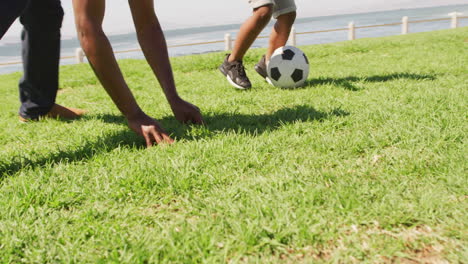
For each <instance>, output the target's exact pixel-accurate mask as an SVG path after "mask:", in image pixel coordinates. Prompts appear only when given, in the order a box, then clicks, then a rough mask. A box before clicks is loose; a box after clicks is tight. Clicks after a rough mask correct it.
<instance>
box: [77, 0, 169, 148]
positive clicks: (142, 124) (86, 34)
mask: <svg viewBox="0 0 468 264" xmlns="http://www.w3.org/2000/svg"><path fill="white" fill-rule="evenodd" d="M73 9H74V12H75V23H76V28H77V32H78V38H79V39H80V43H81V47H82V48H83V50H84V52H85V53H86V56H87V58H88V60H89V62H90V64H91V67H92V69H93V70H94V72H95V74H96V76H97V77H98V79H99V81H100V82H101V84H102V86H103V87H104V89H105V90H106V91H107V93H108V94H109V96H110V97H111V98H112V100H113V101H114V103H115V105H116V106H117V108H118V109H119V110H120V112H122V114H123V115H124V116H125V117H126V118H127V120H128V124H129V126H130V128H131V129H132V130H133V131H135V132H136V133H137V134H139V135H141V136H143V137H144V138H145V140H146V144H147V146H148V147H150V146H151V145H152V144H153V142H156V143H160V142H162V141H166V142H169V143H171V142H173V140H172V139H171V138H170V137H169V136H168V135H167V134H166V132H164V130H163V129H162V128H161V127H160V126H159V124H158V123H157V122H156V121H155V120H153V119H152V118H151V117H149V116H147V115H146V114H145V113H144V112H143V111H142V110H141V108H140V107H139V106H138V104H137V102H136V100H135V97H134V96H133V94H132V92H131V91H130V89H129V88H128V86H127V83H126V82H125V80H124V78H123V75H122V72H121V71H120V68H119V66H118V64H117V61H116V59H115V56H114V52H113V51H112V47H111V45H110V42H109V40H108V38H107V37H106V35H105V34H104V31H103V30H102V21H103V18H104V11H105V0H73Z"/></svg>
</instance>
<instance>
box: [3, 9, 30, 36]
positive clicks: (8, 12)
mask: <svg viewBox="0 0 468 264" xmlns="http://www.w3.org/2000/svg"><path fill="white" fill-rule="evenodd" d="M27 4H28V0H0V39H2V37H3V35H5V33H6V32H7V30H8V29H9V28H10V26H11V24H13V22H15V19H16V18H18V17H19V16H20V15H21V13H22V12H23V10H24V9H25V8H26V5H27Z"/></svg>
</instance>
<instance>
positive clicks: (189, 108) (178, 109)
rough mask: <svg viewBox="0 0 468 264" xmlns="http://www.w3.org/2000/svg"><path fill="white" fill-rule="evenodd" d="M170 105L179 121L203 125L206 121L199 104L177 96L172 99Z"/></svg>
mask: <svg viewBox="0 0 468 264" xmlns="http://www.w3.org/2000/svg"><path fill="white" fill-rule="evenodd" d="M170 105H171V109H172V112H173V113H174V116H175V118H176V119H177V120H179V122H181V123H185V124H198V125H203V124H204V123H205V122H204V121H203V117H202V114H201V112H200V108H198V107H197V106H195V105H193V104H191V103H189V102H187V101H184V100H183V99H181V98H177V99H176V100H174V101H171V102H170Z"/></svg>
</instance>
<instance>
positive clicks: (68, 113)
mask: <svg viewBox="0 0 468 264" xmlns="http://www.w3.org/2000/svg"><path fill="white" fill-rule="evenodd" d="M85 113H86V111H85V110H82V109H77V108H71V107H65V106H61V105H58V104H54V106H52V108H51V109H50V111H49V112H48V113H47V114H45V115H44V116H41V117H40V118H62V119H68V120H72V119H77V118H79V117H81V116H82V115H84V114H85ZM19 120H20V121H21V122H29V121H32V120H31V119H27V118H24V117H22V116H20V117H19Z"/></svg>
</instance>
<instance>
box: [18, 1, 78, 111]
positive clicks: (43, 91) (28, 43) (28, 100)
mask: <svg viewBox="0 0 468 264" xmlns="http://www.w3.org/2000/svg"><path fill="white" fill-rule="evenodd" d="M62 20H63V9H62V6H61V3H60V0H30V1H29V3H28V5H27V7H26V9H25V11H24V12H23V14H22V15H21V18H20V21H21V23H22V24H23V26H24V28H23V32H22V35H21V39H22V44H23V52H22V55H23V69H24V74H23V77H22V78H21V80H20V83H19V90H20V100H21V107H20V110H19V114H20V117H21V119H22V120H30V119H32V120H35V119H38V118H39V117H40V116H49V117H62V118H68V119H72V118H77V117H78V116H80V115H82V114H83V111H82V110H79V109H73V108H66V107H63V106H60V105H57V104H55V98H56V96H57V90H58V85H59V61H60V28H61V27H62Z"/></svg>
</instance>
